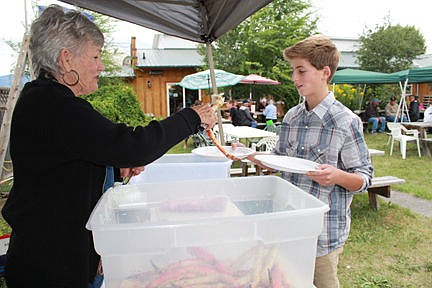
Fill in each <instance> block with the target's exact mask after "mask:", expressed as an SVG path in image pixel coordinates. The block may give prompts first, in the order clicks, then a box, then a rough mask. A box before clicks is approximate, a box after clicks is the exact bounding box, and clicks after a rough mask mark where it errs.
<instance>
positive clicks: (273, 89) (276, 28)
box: [201, 0, 317, 107]
mask: <svg viewBox="0 0 432 288" xmlns="http://www.w3.org/2000/svg"><path fill="white" fill-rule="evenodd" d="M310 8H311V4H310V3H309V1H302V0H288V1H287V0H275V1H273V2H272V3H270V4H269V5H268V6H266V7H265V8H263V9H261V10H259V11H258V12H256V13H255V14H253V15H252V16H251V17H249V18H248V19H246V20H245V21H243V22H242V23H241V24H240V25H239V26H237V27H236V28H235V29H233V30H231V31H229V32H228V33H226V34H225V35H223V36H222V37H220V38H219V39H218V40H216V41H215V44H214V49H213V58H214V63H215V67H216V68H218V69H224V70H226V71H229V72H232V73H237V74H242V75H248V74H252V73H255V74H259V75H261V76H264V77H268V78H272V79H277V80H278V81H280V82H281V83H282V85H276V86H272V85H255V86H254V87H253V89H254V99H255V100H257V98H259V97H260V96H262V95H266V94H272V95H273V96H274V98H275V99H276V100H283V101H285V103H286V104H287V107H291V106H292V105H294V104H297V103H298V98H299V96H298V93H297V91H296V89H295V87H294V86H293V84H292V82H291V67H290V65H289V63H288V62H286V61H285V60H284V59H283V50H284V49H285V48H286V47H288V46H291V45H293V44H294V43H296V42H298V41H300V40H303V39H304V38H306V37H308V36H310V35H311V34H313V33H314V32H315V30H316V21H317V19H315V18H314V17H312V14H311V12H310ZM201 54H202V55H204V57H205V58H206V51H205V47H202V48H201ZM205 63H208V62H207V58H206V61H205ZM250 88H251V87H250V86H249V85H243V84H240V85H236V86H234V87H232V91H234V93H233V94H234V96H233V97H234V98H244V97H245V96H247V95H248V94H249V89H250Z"/></svg>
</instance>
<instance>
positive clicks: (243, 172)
mask: <svg viewBox="0 0 432 288" xmlns="http://www.w3.org/2000/svg"><path fill="white" fill-rule="evenodd" d="M263 174H264V175H271V174H272V173H271V172H270V171H268V170H263V169H262V168H261V167H258V171H257V169H256V168H255V167H248V166H247V165H243V166H242V167H240V168H231V169H230V175H231V176H243V177H244V176H249V175H263Z"/></svg>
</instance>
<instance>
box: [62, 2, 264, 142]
mask: <svg viewBox="0 0 432 288" xmlns="http://www.w3.org/2000/svg"><path fill="white" fill-rule="evenodd" d="M60 1H62V2H65V3H69V4H72V5H76V6H79V7H82V8H85V9H89V10H92V11H96V12H99V13H102V14H105V15H108V16H112V17H114V18H118V19H121V20H125V21H128V22H131V23H135V24H137V25H140V26H144V27H147V28H150V29H154V30H156V31H159V32H162V33H165V34H168V35H172V36H176V37H180V38H184V39H187V40H191V41H194V42H199V43H205V44H206V46H207V57H208V59H209V68H210V80H211V87H212V93H213V94H214V95H217V94H218V92H217V87H216V79H215V75H214V64H213V54H212V46H211V43H212V42H213V41H214V40H216V39H217V38H219V37H220V36H222V35H223V34H225V33H226V32H228V31H229V30H231V29H232V28H234V27H236V26H237V25H238V24H240V23H241V22H242V21H243V20H245V19H246V18H247V17H249V16H250V15H252V14H253V13H255V12H256V11H258V10H260V9H261V8H263V7H264V6H266V5H267V4H269V3H270V2H272V0H175V1H174V0H145V1H132V0H116V1H111V0H60ZM218 120H219V121H218V122H219V123H218V125H219V131H220V135H221V139H222V144H224V141H223V128H222V121H221V112H220V109H218Z"/></svg>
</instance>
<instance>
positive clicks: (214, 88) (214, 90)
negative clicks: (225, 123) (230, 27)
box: [206, 42, 225, 145]
mask: <svg viewBox="0 0 432 288" xmlns="http://www.w3.org/2000/svg"><path fill="white" fill-rule="evenodd" d="M206 48H207V58H208V62H209V70H210V80H211V83H212V94H213V95H215V96H216V95H217V94H218V90H217V86H216V76H215V71H214V62H213V51H212V45H211V43H210V42H207V43H206ZM217 117H218V128H219V129H218V131H219V136H220V139H219V141H220V143H221V144H222V145H225V137H224V133H223V127H222V113H221V109H220V107H219V106H218V107H217Z"/></svg>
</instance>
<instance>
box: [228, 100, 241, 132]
mask: <svg viewBox="0 0 432 288" xmlns="http://www.w3.org/2000/svg"><path fill="white" fill-rule="evenodd" d="M238 105H239V104H238V102H237V100H234V99H231V100H229V101H228V107H229V119H230V120H231V123H232V124H233V125H234V126H241V124H242V121H243V120H242V119H241V115H240V112H239V106H238Z"/></svg>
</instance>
